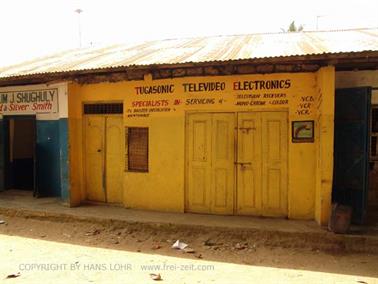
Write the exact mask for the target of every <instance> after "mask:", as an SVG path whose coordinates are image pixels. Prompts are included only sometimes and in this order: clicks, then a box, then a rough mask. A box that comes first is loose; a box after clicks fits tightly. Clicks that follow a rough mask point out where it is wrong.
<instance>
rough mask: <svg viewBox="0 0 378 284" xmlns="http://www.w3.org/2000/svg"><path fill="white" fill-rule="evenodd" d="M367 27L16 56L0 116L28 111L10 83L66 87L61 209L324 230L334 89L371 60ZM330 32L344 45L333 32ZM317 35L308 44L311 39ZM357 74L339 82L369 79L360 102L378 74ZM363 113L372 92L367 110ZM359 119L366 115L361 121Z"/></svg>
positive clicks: (373, 42) (377, 53)
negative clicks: (91, 206) (26, 58)
mask: <svg viewBox="0 0 378 284" xmlns="http://www.w3.org/2000/svg"><path fill="white" fill-rule="evenodd" d="M368 32H369V33H370V35H369V36H367V35H366V34H367V31H360V30H351V31H343V32H328V33H326V32H318V33H316V32H312V33H306V32H303V33H299V34H297V33H293V34H282V33H280V34H266V35H248V36H230V37H214V38H201V39H189V40H188V39H186V40H173V41H162V42H155V43H152V44H146V45H144V46H143V45H139V46H138V47H135V48H134V49H133V48H129V47H128V48H125V47H122V46H116V47H111V48H109V49H103V50H81V51H78V52H79V54H74V53H72V52H71V53H70V52H68V53H67V54H63V55H62V54H60V55H59V57H58V58H59V59H60V63H59V64H60V65H59V64H58V65H59V66H56V65H55V66H52V65H49V64H50V63H49V59H46V60H45V61H44V60H43V59H42V60H40V61H37V62H34V63H31V64H35V66H36V69H35V70H37V71H28V70H32V68H30V66H29V68H28V66H27V65H26V66H22V67H14V68H13V69H12V68H8V69H6V68H3V69H1V68H0V77H1V79H0V84H1V85H2V86H4V87H3V88H0V98H1V94H2V93H3V94H6V95H3V98H4V102H3V105H6V104H8V105H7V106H8V110H7V112H4V111H2V112H1V108H0V113H1V114H2V115H3V121H5V120H6V117H7V116H10V117H13V118H14V117H16V116H17V115H19V114H28V115H31V116H33V115H36V112H35V111H34V112H33V110H32V109H30V108H29V109H27V110H26V111H22V110H21V111H20V110H17V111H18V112H17V113H15V111H9V108H10V105H9V104H10V102H9V101H5V98H7V99H8V98H9V97H11V96H12V94H11V93H10V91H9V90H10V88H11V91H12V92H14V94H17V92H18V91H19V90H20V89H22V90H26V89H28V88H29V89H30V88H34V89H36V90H44V89H48V90H49V89H51V88H53V87H54V86H55V85H54V84H58V85H59V86H60V88H63V89H62V92H63V94H62V95H59V104H58V109H59V111H58V112H59V113H67V115H63V116H60V117H67V121H65V122H63V125H65V124H67V125H66V127H62V126H60V128H59V131H58V134H59V135H58V136H59V137H60V138H58V140H59V141H60V144H59V145H63V149H66V151H67V153H66V156H65V155H64V151H63V152H62V151H60V152H58V160H59V162H58V163H59V164H60V172H61V173H62V172H63V173H64V172H65V171H67V173H68V174H61V176H60V185H59V186H60V188H59V189H58V190H57V191H58V192H60V194H57V195H58V196H62V198H63V200H64V201H65V202H66V203H67V205H69V206H79V205H80V204H82V203H83V202H106V203H112V204H119V205H122V206H124V207H127V208H137V209H147V210H158V211H170V212H182V213H184V212H193V213H206V214H220V215H250V216H269V217H287V218H290V219H306V220H311V219H315V220H316V221H317V222H318V223H319V224H322V225H325V224H327V222H328V219H329V215H330V211H331V202H332V192H333V191H334V192H336V190H335V187H338V183H336V184H335V180H338V178H337V177H336V179H335V172H336V173H337V172H339V174H340V170H335V171H334V152H335V151H336V150H335V148H334V138H335V137H338V136H337V134H336V131H335V123H334V118H335V111H334V110H335V84H336V83H338V84H339V87H340V88H343V87H344V84H345V82H351V81H353V78H356V77H358V76H361V73H359V72H357V71H354V72H353V71H352V70H356V69H363V70H365V69H374V68H377V66H378V31H377V30H369V31H368ZM336 33H337V35H338V36H339V37H341V38H342V39H343V40H344V41H345V42H343V45H345V46H347V49H345V50H344V49H341V48H340V46H338V45H337V42H335V41H334V40H333V38H332V36H333V35H334V34H336ZM352 35H353V37H352ZM356 37H360V38H361V39H360V40H356ZM257 38H259V41H261V42H260V44H255V42H257ZM351 38H353V41H352V40H351ZM314 39H316V40H317V42H318V46H317V45H316V44H315V45H314V44H313V45H312V47H311V46H309V45H308V44H309V43H310V42H313V41H314ZM346 43H350V45H348V44H346ZM267 44H270V45H269V46H271V48H270V49H269V48H266V46H267ZM296 46H304V47H303V48H302V49H301V50H298V49H296V48H295V47H296ZM320 46H321V47H322V48H323V49H325V53H324V50H322V49H321V48H320ZM336 52H337V53H336ZM351 52H355V53H351ZM255 54H256V55H255ZM74 55H75V59H73V56H74ZM368 55H369V56H368ZM84 59H85V61H84ZM51 64H53V63H51ZM54 64H56V63H54ZM341 70H342V71H343V72H339V71H341ZM348 72H349V73H348ZM363 72H370V73H369V74H370V75H369V76H370V77H372V78H373V79H371V81H372V82H370V85H364V84H362V85H361V84H357V83H356V84H353V83H351V84H350V85H348V86H347V87H361V86H364V87H368V88H365V89H366V90H367V92H369V94H368V95H367V96H368V97H369V98H370V96H371V94H372V93H374V90H373V89H374V86H378V79H377V78H378V77H377V70H375V71H363ZM41 73H42V74H41ZM338 74H340V76H339V75H338ZM347 76H349V77H347ZM374 76H375V77H374ZM339 77H340V79H338V78H339ZM345 78H347V79H345ZM348 78H349V79H348ZM374 78H375V79H374ZM34 83H38V85H32V84H34ZM25 84H27V85H29V86H24V85H25ZM374 84H376V85H374ZM21 85H23V87H21ZM10 86H11V87H10ZM372 88H373V89H372ZM351 92H353V91H351ZM377 95H378V94H377ZM336 96H337V92H336ZM356 96H357V95H356ZM356 96H353V98H355V97H356ZM33 98H34V99H35V100H38V97H35V96H34V97H33ZM63 98H64V99H63ZM343 98H346V96H345V97H343ZM336 102H338V100H336ZM0 103H1V101H0ZM1 106H2V104H0V107H1ZM30 107H32V106H30ZM41 107H42V106H41ZM3 108H4V106H3ZM368 108H370V101H369V102H367V103H366V114H367V113H368ZM336 109H337V107H336ZM340 113H341V112H340ZM37 114H38V113H37ZM39 115H41V114H39ZM336 116H337V114H336ZM37 120H38V118H37ZM16 121H17V119H16ZM369 121H370V113H369V119H365V120H364V123H365V124H366V129H367V128H368V124H369V123H370V122H369ZM61 125H62V123H61ZM7 131H8V130H4V131H3V133H5V134H7V133H8V132H7ZM38 133H40V132H38V131H37V135H38ZM344 134H345V133H344ZM41 135H42V134H41ZM366 135H370V131H367V132H366ZM6 136H7V135H4V134H3V137H6ZM47 136H48V135H47ZM0 138H1V137H0ZM8 140H9V139H8ZM8 140H6V141H8ZM62 140H63V141H62ZM4 141H5V140H4ZM364 141H365V140H364ZM367 141H369V138H366V141H365V142H363V143H368V142H367ZM65 142H66V144H65ZM5 144H6V143H5V142H4V143H3V145H5ZM64 145H66V148H65V146H64ZM335 145H336V142H335ZM366 145H368V144H366ZM5 148H8V149H9V147H5ZM58 148H59V147H58ZM60 149H62V147H60ZM338 149H339V148H338ZM8 151H9V150H8ZM365 152H366V153H365V156H364V157H365V158H366V159H367V157H369V151H368V149H366V151H365ZM62 153H63V154H62ZM342 157H344V156H342ZM339 160H340V159H339ZM2 163H3V165H6V163H7V161H3V162H2ZM342 163H343V162H341V164H342ZM4 167H5V166H4ZM45 167H46V165H45ZM5 168H6V167H5ZM353 171H354V170H353ZM366 171H367V168H366ZM339 174H337V175H339ZM343 174H345V172H344V173H342V172H341V175H343ZM3 175H4V171H3ZM42 178H43V177H42ZM2 179H3V180H6V175H5V177H4V176H3V178H2ZM4 184H6V183H4ZM361 187H362V184H361ZM365 187H366V186H365ZM3 188H6V186H3ZM333 188H334V190H333ZM343 190H344V187H342V189H341V191H337V192H341V193H340V194H334V199H338V198H341V197H340V196H343V194H344V193H345V191H343ZM371 190H372V191H373V192H375V191H374V190H375V189H371ZM364 196H365V195H364ZM377 196H378V195H377ZM364 198H365V197H364ZM372 200H373V201H372V202H373V203H375V202H376V201H378V198H377V200H375V197H373V198H372ZM334 201H335V200H334ZM336 201H338V200H336ZM361 202H362V203H359V205H353V206H360V207H359V209H356V210H355V212H359V214H360V215H358V216H357V217H356V218H357V219H358V220H359V218H360V217H361V216H362V215H364V214H362V211H363V210H365V209H366V208H365V207H364V206H363V202H364V201H361ZM359 210H360V211H361V210H362V211H361V212H360V211H359ZM365 211H366V210H365ZM361 218H362V217H361ZM357 219H356V220H357Z"/></svg>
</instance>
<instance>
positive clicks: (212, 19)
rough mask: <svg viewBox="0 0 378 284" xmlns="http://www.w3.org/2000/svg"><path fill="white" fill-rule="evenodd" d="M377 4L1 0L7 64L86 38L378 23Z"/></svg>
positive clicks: (345, 0) (103, 41)
mask: <svg viewBox="0 0 378 284" xmlns="http://www.w3.org/2000/svg"><path fill="white" fill-rule="evenodd" d="M77 9H81V10H82V13H80V15H79V14H78V13H76V12H75V10H77ZM377 11H378V1H377V0H358V1H355V0H317V1H305V0H298V1H297V0H285V1H279V0H263V1H256V0H228V1H225V0H190V1H188V0H134V1H130V0H102V1H100V0H0V51H1V52H0V66H5V65H11V64H15V63H18V62H21V61H25V60H29V59H32V58H35V57H40V56H46V55H48V54H51V53H56V52H59V51H63V50H67V49H74V48H79V47H80V42H81V47H89V46H103V45H111V44H114V43H130V42H131V43H133V42H141V41H147V40H155V39H170V38H183V37H196V36H211V35H230V34H250V33H264V32H281V31H282V29H287V28H288V26H289V24H290V23H291V21H293V20H294V21H295V23H296V24H297V25H303V27H304V30H307V31H310V30H330V29H349V28H362V27H378V12H377ZM79 27H80V30H81V37H79ZM80 38H81V41H80V40H79V39H80Z"/></svg>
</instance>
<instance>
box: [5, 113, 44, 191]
mask: <svg viewBox="0 0 378 284" xmlns="http://www.w3.org/2000/svg"><path fill="white" fill-rule="evenodd" d="M11 119H14V120H26V119H29V120H33V121H34V139H33V141H34V145H33V151H34V153H33V188H32V191H33V196H34V197H38V195H39V191H38V168H37V116H36V115H35V114H34V115H33V114H20V115H14V114H11V115H3V119H2V120H3V124H4V125H3V130H4V134H3V135H4V137H3V139H4V158H5V160H4V190H7V189H9V182H8V181H7V180H8V178H7V177H8V176H9V173H10V171H11V170H10V165H9V158H10V152H9V150H10V145H9V142H10V141H9V121H10V120H11Z"/></svg>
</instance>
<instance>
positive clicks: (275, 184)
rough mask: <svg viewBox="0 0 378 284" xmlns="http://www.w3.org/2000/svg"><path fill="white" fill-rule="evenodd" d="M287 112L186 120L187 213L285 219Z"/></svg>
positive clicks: (199, 115)
mask: <svg viewBox="0 0 378 284" xmlns="http://www.w3.org/2000/svg"><path fill="white" fill-rule="evenodd" d="M287 133H288V127H287V114H286V112H240V113H237V114H234V113H195V114H189V115H188V119H187V146H188V149H187V172H186V177H187V178H186V211H188V212H198V213H211V214H239V215H262V216H287V152H288V146H287V140H288V136H287V135H288V134H287Z"/></svg>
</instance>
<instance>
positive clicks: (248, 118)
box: [236, 112, 262, 215]
mask: <svg viewBox="0 0 378 284" xmlns="http://www.w3.org/2000/svg"><path fill="white" fill-rule="evenodd" d="M237 133H238V151H237V152H238V155H237V157H238V158H237V163H236V165H237V168H236V170H237V213H238V214H246V215H259V214H260V213H261V206H262V205H261V202H262V201H261V200H262V197H261V187H262V184H261V182H262V181H261V176H262V167H261V164H262V152H261V150H262V146H261V143H262V141H261V117H260V114H259V113H257V112H254V113H252V112H249V113H239V114H238V129H237Z"/></svg>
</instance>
